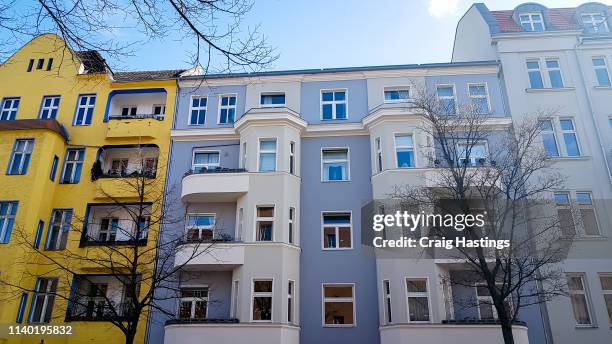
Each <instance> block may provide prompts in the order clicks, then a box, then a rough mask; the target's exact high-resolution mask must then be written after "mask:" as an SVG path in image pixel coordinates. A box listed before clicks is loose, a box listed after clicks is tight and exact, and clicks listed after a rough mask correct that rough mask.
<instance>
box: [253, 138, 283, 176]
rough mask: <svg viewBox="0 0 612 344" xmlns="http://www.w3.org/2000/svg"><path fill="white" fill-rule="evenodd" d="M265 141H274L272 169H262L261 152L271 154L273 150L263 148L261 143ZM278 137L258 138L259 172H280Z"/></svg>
mask: <svg viewBox="0 0 612 344" xmlns="http://www.w3.org/2000/svg"><path fill="white" fill-rule="evenodd" d="M263 141H274V169H273V170H271V171H262V170H261V154H262V153H264V154H271V153H272V152H271V151H266V150H264V151H263V152H262V150H261V143H262V142H263ZM278 141H279V140H278V138H277V137H258V138H257V172H260V173H270V172H278Z"/></svg>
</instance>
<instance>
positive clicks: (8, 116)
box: [0, 98, 20, 121]
mask: <svg viewBox="0 0 612 344" xmlns="http://www.w3.org/2000/svg"><path fill="white" fill-rule="evenodd" d="M19 101H20V98H4V99H2V108H1V109H0V121H12V120H14V119H15V116H16V115H17V109H18V108H19Z"/></svg>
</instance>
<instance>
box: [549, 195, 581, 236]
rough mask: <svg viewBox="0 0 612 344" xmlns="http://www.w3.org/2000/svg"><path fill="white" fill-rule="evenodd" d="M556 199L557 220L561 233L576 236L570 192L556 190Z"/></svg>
mask: <svg viewBox="0 0 612 344" xmlns="http://www.w3.org/2000/svg"><path fill="white" fill-rule="evenodd" d="M554 200H555V205H556V208H557V221H558V223H559V228H560V229H561V233H562V234H563V236H566V237H573V236H575V235H576V226H575V225H574V216H573V214H572V208H571V204H570V194H569V192H555V194H554Z"/></svg>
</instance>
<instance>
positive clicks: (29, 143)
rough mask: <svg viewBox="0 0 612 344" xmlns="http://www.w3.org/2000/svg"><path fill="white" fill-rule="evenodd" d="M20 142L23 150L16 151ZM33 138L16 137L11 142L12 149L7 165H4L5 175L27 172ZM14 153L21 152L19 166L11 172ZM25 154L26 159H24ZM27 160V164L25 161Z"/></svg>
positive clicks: (17, 174)
mask: <svg viewBox="0 0 612 344" xmlns="http://www.w3.org/2000/svg"><path fill="white" fill-rule="evenodd" d="M20 142H24V150H23V151H19V152H18V151H17V147H18V146H19V143H20ZM34 143H35V139H34V138H16V139H15V142H14V143H13V149H12V150H11V157H10V159H9V163H8V166H7V167H6V175H7V176H23V175H26V174H27V173H28V167H29V166H30V162H31V160H32V154H33V153H34ZM15 154H21V157H20V161H19V167H18V168H17V171H16V173H13V172H12V171H11V170H12V167H13V163H14V162H15ZM26 156H27V159H26ZM26 160H27V164H26V163H25V161H26Z"/></svg>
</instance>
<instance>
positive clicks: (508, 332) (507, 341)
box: [494, 300, 514, 344]
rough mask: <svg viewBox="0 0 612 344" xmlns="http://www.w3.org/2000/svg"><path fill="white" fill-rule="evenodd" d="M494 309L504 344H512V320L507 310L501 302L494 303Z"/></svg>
mask: <svg viewBox="0 0 612 344" xmlns="http://www.w3.org/2000/svg"><path fill="white" fill-rule="evenodd" d="M494 306H495V309H496V310H497V318H498V320H499V323H500V325H501V330H502V336H503V338H504V344H514V334H513V333H512V320H510V319H511V317H510V314H508V309H507V308H506V306H505V304H504V301H503V300H495V301H494Z"/></svg>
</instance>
